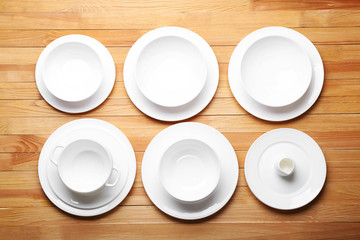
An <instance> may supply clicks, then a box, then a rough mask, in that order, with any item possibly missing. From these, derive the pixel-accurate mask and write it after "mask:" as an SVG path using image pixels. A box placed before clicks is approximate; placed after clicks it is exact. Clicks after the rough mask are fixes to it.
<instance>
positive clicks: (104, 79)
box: [35, 34, 115, 113]
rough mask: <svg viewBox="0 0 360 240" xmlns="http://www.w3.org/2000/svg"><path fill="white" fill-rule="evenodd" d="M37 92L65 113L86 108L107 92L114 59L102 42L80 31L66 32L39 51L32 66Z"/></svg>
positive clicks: (112, 72)
mask: <svg viewBox="0 0 360 240" xmlns="http://www.w3.org/2000/svg"><path fill="white" fill-rule="evenodd" d="M35 78H36V84H37V87H38V89H39V92H40V94H41V96H42V97H43V98H44V99H45V100H46V101H47V102H48V103H49V104H50V105H51V106H53V107H54V108H56V109H58V110H60V111H63V112H68V113H81V112H86V111H90V110H92V109H94V108H96V107H97V106H99V105H100V104H101V103H102V102H103V101H104V100H105V99H106V98H107V97H108V96H109V94H110V92H111V90H112V88H113V86H114V83H115V63H114V60H113V58H112V56H111V54H110V52H109V51H108V50H107V49H106V47H105V46H104V45H102V44H101V43H100V42H99V41H97V40H95V39H94V38H91V37H88V36H84V35H78V34H73V35H66V36H63V37H60V38H58V39H56V40H54V41H53V42H51V43H50V44H49V45H48V46H47V47H46V48H45V49H44V50H43V51H42V52H41V54H40V56H39V59H38V61H37V63H36V70H35Z"/></svg>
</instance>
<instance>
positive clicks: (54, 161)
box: [50, 146, 65, 166]
mask: <svg viewBox="0 0 360 240" xmlns="http://www.w3.org/2000/svg"><path fill="white" fill-rule="evenodd" d="M58 148H62V149H63V150H64V148H65V147H63V146H56V147H55V148H54V151H53V152H52V153H51V155H50V161H51V162H52V163H53V164H54V165H55V166H57V165H58V163H57V161H56V160H55V158H54V154H55V152H56V150H57V149H58Z"/></svg>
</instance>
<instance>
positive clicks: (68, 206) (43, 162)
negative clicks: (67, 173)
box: [38, 119, 136, 216]
mask: <svg viewBox="0 0 360 240" xmlns="http://www.w3.org/2000/svg"><path fill="white" fill-rule="evenodd" d="M84 129H85V130H86V131H87V130H89V132H88V133H85V132H86V131H84ZM94 133H96V134H100V135H103V136H104V137H105V135H107V137H106V138H105V139H104V141H105V142H106V144H107V145H108V146H110V147H111V149H112V150H111V152H112V153H114V156H116V157H115V158H114V166H116V167H118V168H119V169H122V168H124V169H122V170H124V171H123V172H122V173H123V175H124V176H123V178H125V179H123V178H121V179H120V181H119V183H118V184H117V185H116V186H115V187H114V189H109V190H107V189H106V190H105V191H104V192H101V198H99V202H93V199H91V198H90V199H88V201H87V202H86V200H84V199H73V200H75V201H77V200H82V202H81V207H82V208H79V207H75V206H76V205H77V204H76V203H75V202H71V198H69V197H71V196H74V195H64V196H63V195H62V194H63V192H64V189H63V188H62V187H61V185H55V184H58V181H59V179H57V176H56V175H57V171H56V169H54V168H52V166H51V165H50V164H52V163H51V162H50V154H52V151H53V149H54V147H55V146H57V145H58V144H59V143H62V142H64V141H65V142H66V141H69V140H71V139H75V138H79V137H80V135H82V134H84V136H85V135H87V136H90V135H92V134H94ZM100 135H99V136H100ZM67 137H69V139H67ZM115 149H116V150H115ZM120 155H121V156H120ZM119 157H121V159H119ZM126 165H127V171H126V170H125V168H126ZM126 172H127V174H126ZM38 173H39V179H40V183H41V186H42V188H43V190H44V192H45V194H46V196H47V197H48V198H49V199H50V201H51V202H52V203H53V204H55V205H56V206H57V207H58V208H60V209H61V210H63V211H65V212H68V213H70V214H73V215H77V216H95V215H99V214H102V213H105V212H107V211H110V210H111V209H113V208H114V207H116V206H117V205H118V204H119V203H120V202H121V201H122V200H123V199H124V198H125V197H126V196H127V194H128V193H129V191H130V189H131V187H132V185H133V183H134V180H135V174H136V159H135V154H134V150H133V149H132V146H131V144H130V142H129V140H128V139H127V138H126V136H125V135H124V134H123V133H122V132H121V131H120V130H119V129H118V128H116V127H115V126H113V125H112V124H110V123H107V122H105V121H101V120H97V119H80V120H75V121H71V122H69V123H67V124H64V125H63V126H61V127H59V128H58V129H57V130H56V131H55V132H54V133H53V134H51V136H50V137H49V138H48V139H47V141H46V142H45V144H44V146H43V148H42V150H41V154H40V158H39V165H38ZM53 175H55V176H53ZM126 175H127V176H126ZM49 179H50V180H51V181H49ZM53 183H54V184H53ZM53 188H56V191H54V190H53ZM56 193H58V194H61V195H62V196H61V198H59V197H58V196H57V195H56ZM94 196H96V195H94ZM62 199H64V200H62Z"/></svg>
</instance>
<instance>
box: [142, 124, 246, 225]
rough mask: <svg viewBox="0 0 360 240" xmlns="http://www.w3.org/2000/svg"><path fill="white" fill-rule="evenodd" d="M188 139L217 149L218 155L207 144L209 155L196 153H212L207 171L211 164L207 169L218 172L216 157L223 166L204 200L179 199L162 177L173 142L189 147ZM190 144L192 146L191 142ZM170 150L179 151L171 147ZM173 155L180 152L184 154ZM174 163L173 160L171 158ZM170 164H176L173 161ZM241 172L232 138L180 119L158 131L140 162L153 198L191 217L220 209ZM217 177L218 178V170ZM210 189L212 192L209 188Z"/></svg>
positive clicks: (164, 208)
mask: <svg viewBox="0 0 360 240" xmlns="http://www.w3.org/2000/svg"><path fill="white" fill-rule="evenodd" d="M189 140H196V143H195V144H196V145H195V146H197V147H200V148H203V147H204V145H203V143H204V144H206V145H207V146H208V147H209V148H211V149H212V150H213V151H214V153H215V155H214V154H213V153H211V151H208V148H207V147H206V146H205V147H204V150H205V152H207V154H206V155H203V154H200V153H197V154H196V155H198V156H204V157H205V156H209V158H208V159H207V160H206V162H209V163H208V164H207V165H209V166H206V167H204V170H205V171H207V168H209V171H208V172H213V171H214V172H216V171H215V170H210V169H214V168H217V167H215V166H216V165H217V164H216V163H215V161H216V160H215V158H217V161H218V164H219V166H220V167H219V168H218V169H219V170H220V174H219V176H220V179H219V181H218V184H217V186H216V188H215V190H214V191H213V192H212V193H211V194H210V195H209V196H208V197H205V198H204V199H202V200H201V201H191V202H186V201H179V200H177V199H176V198H174V197H173V196H172V195H170V194H169V192H168V191H167V190H166V189H165V187H164V183H165V181H163V180H162V178H164V176H162V174H169V173H168V172H162V173H161V171H162V167H161V165H162V164H164V162H163V161H164V156H166V154H165V153H166V152H167V151H169V150H168V149H170V148H172V146H173V147H175V149H187V148H188V146H189V145H188V144H187V142H188V141H189ZM183 141H184V142H183ZM185 143H186V144H185ZM193 143H194V142H193ZM184 144H185V145H184ZM184 146H185V147H184ZM189 148H192V147H190V146H189ZM198 150H199V149H198ZM170 152H176V151H171V150H170ZM186 152H189V151H186ZM201 152H203V151H202V149H201ZM174 155H176V156H179V155H183V154H182V153H180V154H174ZM210 156H211V157H210ZM215 156H216V157H215ZM210 158H212V160H210V161H209V159H210ZM171 159H176V158H171ZM211 162H214V163H211ZM171 163H174V161H171ZM169 165H170V166H174V165H173V164H169ZM210 165H211V166H210ZM163 167H164V166H163ZM166 168H167V167H166ZM238 176H239V166H238V160H237V158H236V154H235V151H234V149H233V147H232V146H231V144H230V142H229V141H228V140H227V139H226V138H225V136H224V135H222V134H221V133H220V132H219V131H217V130H216V129H214V128H212V127H210V126H207V125H205V124H201V123H195V122H185V123H178V124H175V125H172V126H170V127H168V128H166V129H164V130H162V131H161V132H160V133H158V134H157V135H156V136H155V137H154V138H153V139H152V140H151V142H150V144H149V145H148V147H147V148H146V151H145V153H144V157H143V160H142V166H141V177H142V181H143V184H144V189H145V191H146V193H147V195H148V196H149V198H150V199H151V201H152V202H153V203H154V204H155V205H156V206H157V207H158V208H159V209H160V210H162V211H163V212H165V213H166V214H169V215H170V216H173V217H176V218H180V219H188V220H190V219H191V220H194V219H200V218H204V217H208V216H210V215H211V214H214V213H215V212H217V211H219V210H220V209H221V208H222V207H223V206H224V205H225V204H226V203H227V202H228V201H229V199H230V198H231V196H232V194H233V193H234V191H235V188H236V185H237V183H238ZM169 178H171V176H169V175H168V176H167V177H166V179H169ZM214 178H215V179H216V174H215V176H214ZM214 185H215V184H214ZM211 188H212V187H211ZM211 188H208V189H211ZM207 191H208V192H210V190H207ZM181 193H183V192H181ZM181 193H180V194H181ZM204 195H207V194H206V193H205V192H204V193H203V196H204ZM182 196H183V195H182ZM200 198H201V197H197V199H200Z"/></svg>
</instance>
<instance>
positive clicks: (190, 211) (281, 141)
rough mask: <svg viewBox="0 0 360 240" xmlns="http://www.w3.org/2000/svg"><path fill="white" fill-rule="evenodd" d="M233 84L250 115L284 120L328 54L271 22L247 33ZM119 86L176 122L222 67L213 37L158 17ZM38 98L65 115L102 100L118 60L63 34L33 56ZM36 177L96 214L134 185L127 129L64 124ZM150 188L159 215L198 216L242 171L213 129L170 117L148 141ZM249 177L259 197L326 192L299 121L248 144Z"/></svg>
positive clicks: (208, 95) (236, 56)
mask: <svg viewBox="0 0 360 240" xmlns="http://www.w3.org/2000/svg"><path fill="white" fill-rule="evenodd" d="M228 71H229V72H228V77H229V83H230V88H231V91H232V93H233V95H234V96H235V98H236V100H237V101H238V102H239V104H240V105H241V106H242V107H243V108H244V109H245V110H247V111H248V112H249V113H250V114H252V115H254V116H256V117H258V118H261V119H265V120H269V121H285V120H289V119H292V118H295V117H297V116H299V115H301V114H302V113H304V112H305V111H307V110H308V109H309V108H310V107H311V106H312V105H313V104H314V102H315V101H316V99H317V98H318V96H319V94H320V92H321V89H322V86H323V81H324V69H323V64H322V60H321V57H320V55H319V53H318V51H317V50H316V48H315V46H314V45H313V44H312V43H311V42H310V41H309V40H308V39H307V38H306V37H305V36H303V35H302V34H300V33H298V32H296V31H294V30H291V29H288V28H283V27H268V28H263V29H260V30H257V31H255V32H253V33H251V34H249V35H248V36H246V37H245V38H244V39H243V40H242V41H241V42H240V43H239V44H238V46H237V47H236V49H235V50H234V52H233V54H232V57H231V60H230V63H229V69H228ZM123 74H124V84H125V88H126V91H127V93H128V95H129V97H130V99H131V101H132V102H133V103H134V104H135V106H136V107H137V108H138V109H139V110H141V111H142V112H143V113H145V114H146V115H148V116H150V117H152V118H155V119H158V120H162V121H180V120H184V119H187V118H190V117H192V116H194V115H196V114H197V113H199V112H200V111H202V110H203V109H204V108H205V107H206V106H207V105H208V104H209V102H210V101H211V99H212V98H213V96H214V94H215V92H216V89H217V86H218V81H219V67H218V63H217V60H216V57H215V54H214V52H213V51H212V49H211V47H210V46H209V44H208V43H207V42H206V41H205V40H204V39H202V38H201V37H200V36H199V35H197V34H196V33H194V32H192V31H190V30H187V29H184V28H179V27H163V28H158V29H155V30H153V31H150V32H148V33H146V34H145V35H143V36H142V37H141V38H139V39H138V40H137V41H136V42H135V43H134V45H133V46H132V48H131V49H130V51H129V53H128V55H127V57H126V60H125V63H124V72H123ZM35 77H36V83H37V86H38V89H39V91H40V93H41V95H42V96H43V98H44V99H45V100H46V101H47V102H48V103H49V104H50V105H52V106H53V107H55V108H57V109H59V110H61V111H64V112H68V113H81V112H85V111H89V110H91V109H94V108H95V107H97V106H99V105H100V104H101V103H102V102H103V101H104V100H105V99H106V98H107V97H108V95H109V94H110V92H111V90H112V88H113V86H114V82H115V64H114V61H113V59H112V57H111V55H110V53H109V51H108V50H107V49H106V48H105V47H104V46H103V45H102V44H101V43H100V42H98V41H97V40H95V39H93V38H91V37H87V36H83V35H67V36H64V37H61V38H58V39H56V40H55V41H53V42H52V43H50V44H49V45H48V46H47V47H46V48H45V49H44V50H43V52H42V53H41V55H40V57H39V59H38V62H37V65H36V73H35ZM38 171H39V178H40V183H41V186H42V188H43V190H44V192H45V194H46V195H47V197H48V198H49V199H50V201H52V202H53V203H54V204H55V205H56V206H57V207H59V208H60V209H62V210H63V211H65V212H68V213H70V214H74V215H78V216H95V215H99V214H102V213H105V212H107V211H109V210H111V209H113V208H114V207H116V206H117V205H118V204H119V203H120V202H121V201H122V200H123V199H124V198H125V197H126V196H127V194H128V193H129V191H130V189H131V187H132V185H133V182H134V179H135V173H136V160H135V155H134V151H133V149H132V146H131V144H130V142H129V141H128V139H127V138H126V136H125V135H124V134H123V133H122V132H121V131H120V130H119V129H118V128H116V127H115V126H113V125H111V124H110V123H107V122H104V121H100V120H96V119H81V120H75V121H72V122H69V123H67V124H65V125H63V126H61V127H60V128H58V129H57V130H56V131H55V132H54V133H53V134H52V135H51V136H50V137H49V138H48V140H47V141H46V143H45V144H44V146H43V149H42V151H41V154H40V159H39V165H38ZM141 174H142V180H143V184H144V188H145V191H146V193H147V195H148V196H149V198H150V199H151V201H152V202H153V203H154V204H155V205H156V206H157V207H158V208H159V209H160V210H161V211H163V212H164V213H166V214H168V215H170V216H172V217H175V218H179V219H186V220H195V219H201V218H205V217H208V216H210V215H212V214H214V213H215V212H217V211H219V210H220V209H221V208H222V207H223V206H224V205H225V204H226V203H227V202H228V201H229V199H230V198H231V196H232V195H233V193H234V191H235V189H236V186H237V182H238V175H239V166H238V160H237V157H236V154H235V151H234V149H233V147H232V146H231V143H230V142H229V141H228V140H227V139H226V138H225V137H224V136H223V135H222V134H221V133H220V132H219V131H217V130H216V129H214V128H212V127H210V126H207V125H204V124H201V123H192V122H185V123H179V124H176V125H173V126H170V127H168V128H166V129H164V130H163V131H161V132H160V133H159V134H158V135H156V136H155V137H154V139H153V140H152V141H151V143H150V144H149V146H148V147H147V149H146V151H145V154H144V157H143V161H142V168H141ZM245 177H246V181H247V183H248V185H249V187H250V189H251V191H252V192H253V194H254V195H255V196H256V197H257V198H258V199H259V200H260V201H261V202H263V203H264V204H266V205H268V206H270V207H273V208H276V209H282V210H291V209H296V208H299V207H302V206H304V205H306V204H307V203H309V202H310V201H312V200H313V199H314V198H315V197H316V196H317V195H318V194H319V192H320V191H321V189H322V187H323V185H324V182H325V178H326V163H325V158H324V155H323V153H322V151H321V149H320V147H319V146H318V145H317V144H316V142H315V141H314V140H313V139H312V138H311V137H309V136H308V135H306V134H305V133H303V132H300V131H298V130H294V129H276V130H273V131H270V132H268V133H266V134H264V135H262V136H261V137H260V138H259V139H257V140H256V141H255V142H254V143H253V145H252V146H251V148H250V149H249V151H248V154H247V156H246V160H245Z"/></svg>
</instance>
